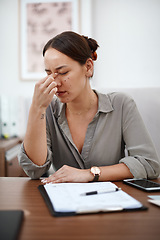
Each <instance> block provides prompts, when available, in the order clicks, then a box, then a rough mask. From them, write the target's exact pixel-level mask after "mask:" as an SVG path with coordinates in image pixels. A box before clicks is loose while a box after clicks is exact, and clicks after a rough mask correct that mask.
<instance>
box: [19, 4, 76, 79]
mask: <svg viewBox="0 0 160 240" xmlns="http://www.w3.org/2000/svg"><path fill="white" fill-rule="evenodd" d="M19 1H20V78H21V79H22V80H27V81H30V80H37V79H40V78H42V77H44V76H45V75H46V74H45V72H44V63H43V56H42V50H43V47H44V45H45V43H46V42H47V41H48V40H49V39H51V38H52V37H54V36H56V35H57V34H59V33H60V32H63V31H68V30H69V31H70V30H71V31H75V32H79V0H19Z"/></svg>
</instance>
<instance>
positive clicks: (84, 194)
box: [81, 188, 121, 196]
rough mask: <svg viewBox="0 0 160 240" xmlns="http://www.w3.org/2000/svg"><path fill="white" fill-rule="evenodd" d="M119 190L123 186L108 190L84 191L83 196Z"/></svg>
mask: <svg viewBox="0 0 160 240" xmlns="http://www.w3.org/2000/svg"><path fill="white" fill-rule="evenodd" d="M119 190H121V188H114V189H108V190H99V191H92V192H86V193H82V194H81V196H88V195H95V194H105V193H112V192H117V191H119Z"/></svg>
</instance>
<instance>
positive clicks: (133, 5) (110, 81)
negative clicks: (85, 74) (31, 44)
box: [0, 0, 160, 96]
mask: <svg viewBox="0 0 160 240" xmlns="http://www.w3.org/2000/svg"><path fill="white" fill-rule="evenodd" d="M18 6H19V1H18V0H0V29H1V38H0V53H1V54H0V62H1V63H0V73H1V77H0V95H1V94H5V95H22V96H23V95H25V96H32V94H33V88H34V84H35V82H34V81H33V82H32V81H31V82H25V81H21V80H20V77H19V44H20V43H19V8H18ZM159 12H160V1H159V0H81V33H82V34H88V35H89V36H91V37H94V38H95V39H97V41H98V43H99V45H100V48H99V50H98V61H97V62H95V76H94V78H93V80H92V84H93V86H95V87H97V88H101V87H103V88H104V87H107V88H108V87H109V88H110V87H111V88H114V87H116V88H119V87H160V81H159V80H160V45H159V42H160V31H159V29H160V14H159Z"/></svg>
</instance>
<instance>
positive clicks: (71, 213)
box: [38, 183, 148, 217]
mask: <svg viewBox="0 0 160 240" xmlns="http://www.w3.org/2000/svg"><path fill="white" fill-rule="evenodd" d="M66 184H67V183H66ZM38 190H39V191H40V193H41V195H42V197H43V199H44V201H45V203H46V205H47V207H48V209H49V212H50V214H51V215H52V216H54V217H63V216H75V215H79V214H94V213H107V212H121V211H123V212H128V211H137V210H147V209H148V208H147V207H146V206H144V205H142V204H141V203H140V205H139V206H138V207H133V208H124V207H122V206H114V207H113V206H110V207H108V206H106V207H105V206H103V207H101V206H100V207H95V208H92V209H91V208H84V209H82V208H81V209H79V210H78V209H77V210H76V211H63V210H62V211H57V209H56V208H55V207H54V204H53V202H52V201H51V199H50V197H49V195H48V193H47V191H46V189H45V187H44V185H39V186H38ZM122 192H123V191H122ZM123 193H124V194H126V193H125V192H123ZM127 195H128V194H127ZM128 196H130V195H128ZM130 197H131V196H130ZM131 198H132V197H131ZM132 199H134V198H132ZM134 200H135V199H134Z"/></svg>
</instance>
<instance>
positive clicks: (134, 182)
mask: <svg viewBox="0 0 160 240" xmlns="http://www.w3.org/2000/svg"><path fill="white" fill-rule="evenodd" d="M123 183H125V184H128V185H130V186H133V187H136V188H139V189H141V190H144V191H147V192H154V191H160V184H159V183H156V182H153V181H150V180H147V179H143V178H141V179H134V178H133V179H125V180H123Z"/></svg>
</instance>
